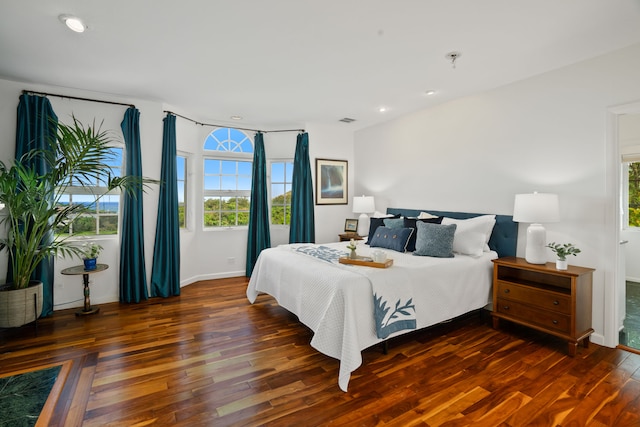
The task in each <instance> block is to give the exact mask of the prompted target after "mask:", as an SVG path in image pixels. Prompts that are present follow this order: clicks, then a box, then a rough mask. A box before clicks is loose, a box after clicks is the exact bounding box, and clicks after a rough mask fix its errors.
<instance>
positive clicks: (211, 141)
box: [203, 128, 253, 228]
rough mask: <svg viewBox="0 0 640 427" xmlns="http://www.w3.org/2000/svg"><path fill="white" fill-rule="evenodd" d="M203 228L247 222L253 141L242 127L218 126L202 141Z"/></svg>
mask: <svg viewBox="0 0 640 427" xmlns="http://www.w3.org/2000/svg"><path fill="white" fill-rule="evenodd" d="M203 158H204V169H203V170H204V186H203V188H204V194H203V196H204V197H203V207H204V227H206V228H211V227H235V226H247V225H248V224H249V207H250V203H251V200H250V199H251V173H252V160H253V141H252V140H251V138H249V136H248V135H247V134H246V133H244V132H243V131H241V130H238V129H232V128H217V129H215V130H214V131H213V132H211V133H210V134H209V135H208V136H207V138H206V139H205V141H204V156H203Z"/></svg>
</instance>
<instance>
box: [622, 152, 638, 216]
mask: <svg viewBox="0 0 640 427" xmlns="http://www.w3.org/2000/svg"><path fill="white" fill-rule="evenodd" d="M622 170H623V181H624V185H623V188H626V190H627V191H625V193H626V194H624V195H623V197H624V199H626V200H624V204H623V206H626V207H627V209H626V212H625V214H626V220H625V221H623V224H626V225H627V226H628V227H640V162H625V163H623V164H622Z"/></svg>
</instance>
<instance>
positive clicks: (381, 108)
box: [378, 107, 387, 113]
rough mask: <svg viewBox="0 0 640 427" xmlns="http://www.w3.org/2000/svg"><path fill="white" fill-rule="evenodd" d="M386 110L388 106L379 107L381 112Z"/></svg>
mask: <svg viewBox="0 0 640 427" xmlns="http://www.w3.org/2000/svg"><path fill="white" fill-rule="evenodd" d="M385 111H387V107H380V108H378V112H380V113H384V112H385Z"/></svg>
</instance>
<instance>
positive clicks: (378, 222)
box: [367, 215, 400, 243]
mask: <svg viewBox="0 0 640 427" xmlns="http://www.w3.org/2000/svg"><path fill="white" fill-rule="evenodd" d="M385 218H400V215H396V216H393V215H389V216H385V217H381V218H376V217H372V218H369V237H368V238H367V243H369V242H371V240H372V239H373V234H374V233H375V232H376V230H377V229H378V227H384V220H385Z"/></svg>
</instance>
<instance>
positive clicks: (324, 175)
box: [316, 159, 348, 205]
mask: <svg viewBox="0 0 640 427" xmlns="http://www.w3.org/2000/svg"><path fill="white" fill-rule="evenodd" d="M347 167H348V162H347V161H346V160H329V159H316V205H346V204H347V203H348V195H347Z"/></svg>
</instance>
